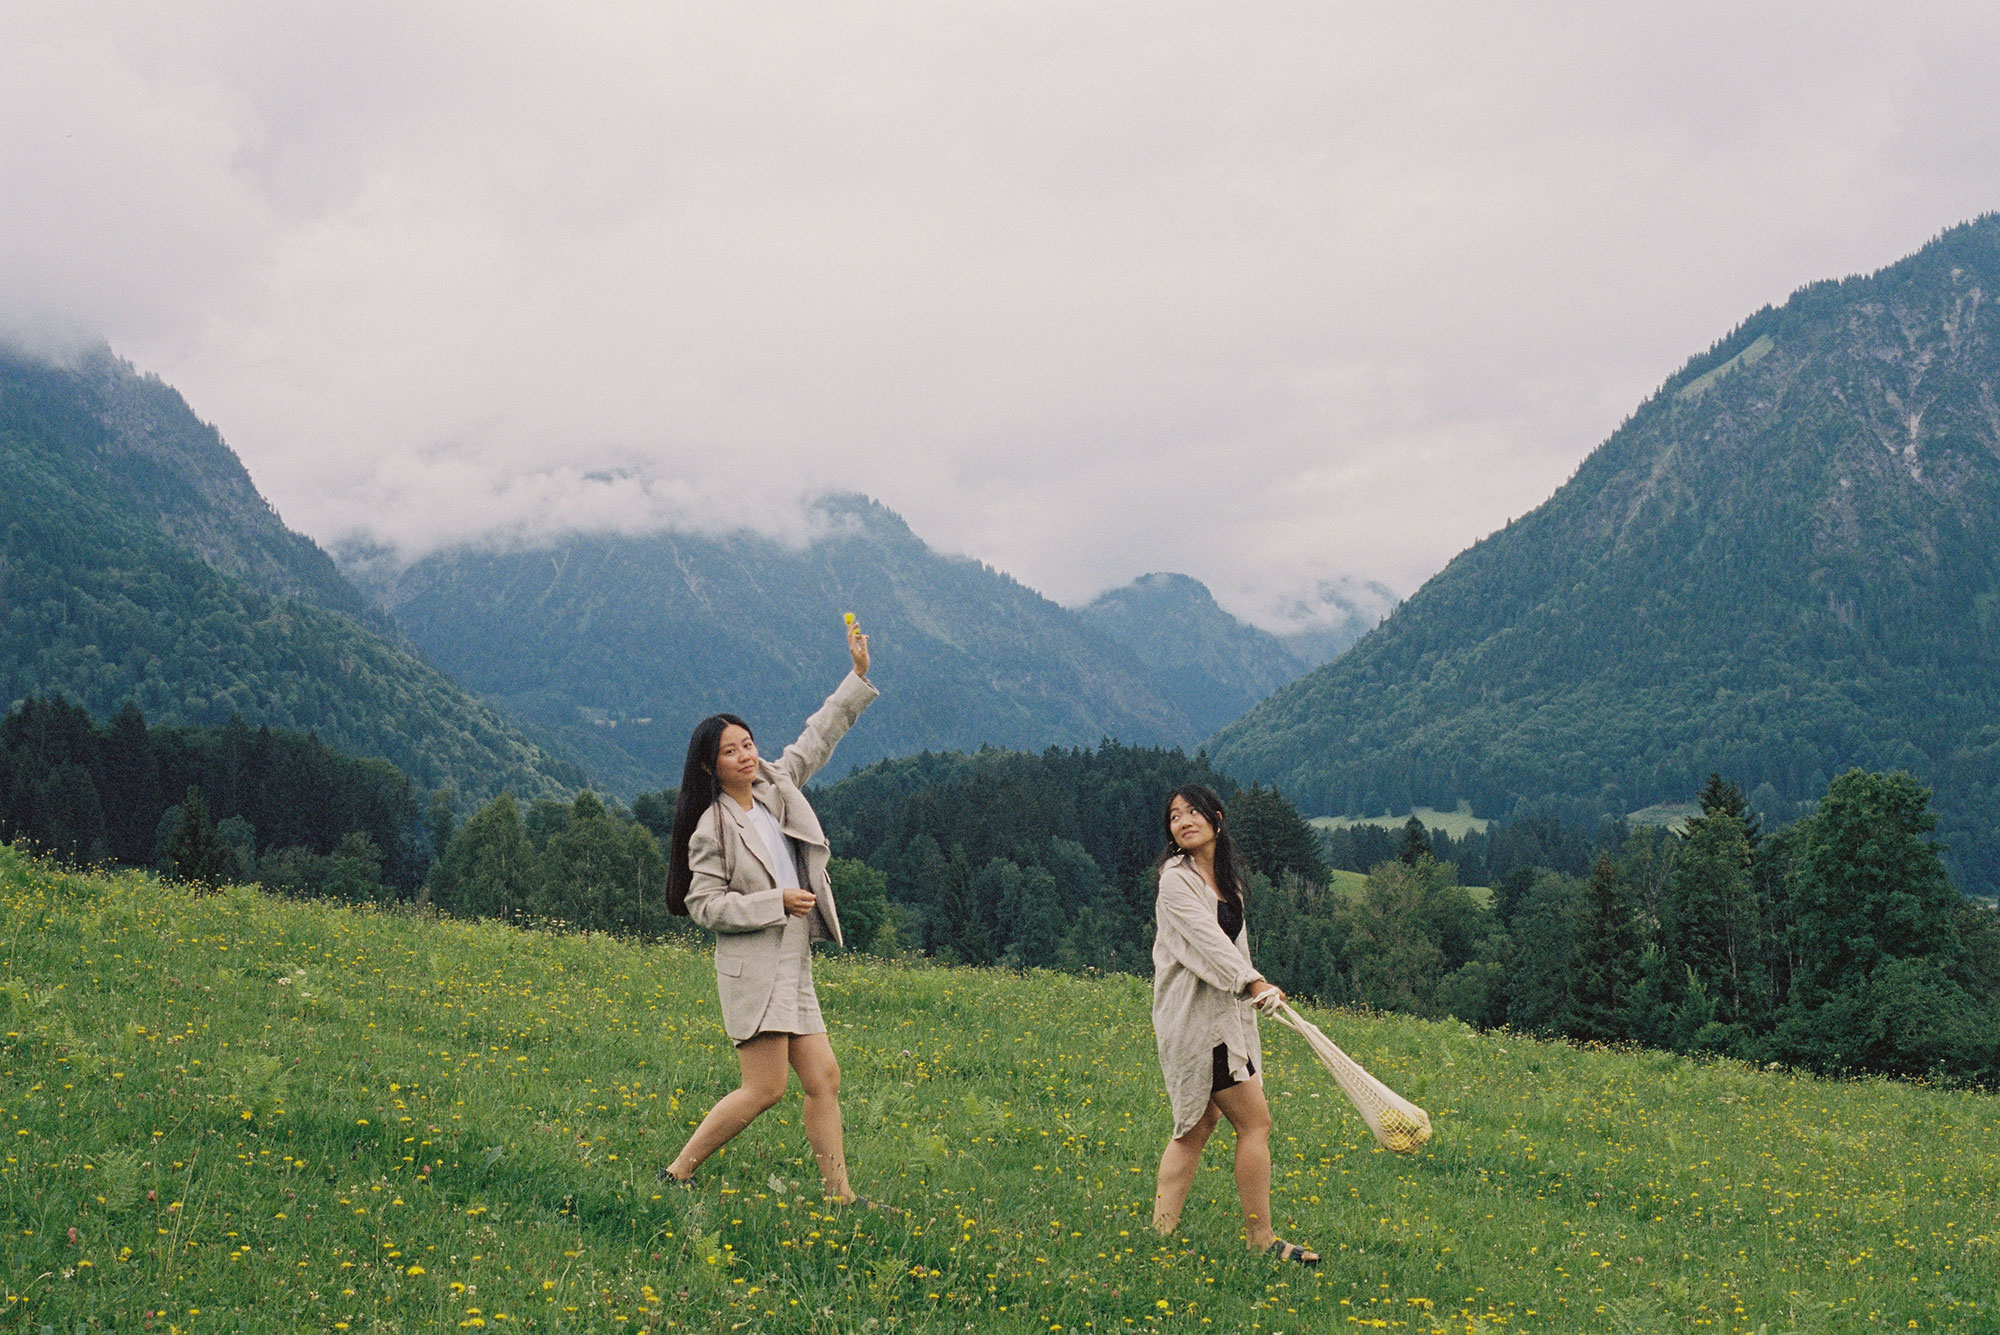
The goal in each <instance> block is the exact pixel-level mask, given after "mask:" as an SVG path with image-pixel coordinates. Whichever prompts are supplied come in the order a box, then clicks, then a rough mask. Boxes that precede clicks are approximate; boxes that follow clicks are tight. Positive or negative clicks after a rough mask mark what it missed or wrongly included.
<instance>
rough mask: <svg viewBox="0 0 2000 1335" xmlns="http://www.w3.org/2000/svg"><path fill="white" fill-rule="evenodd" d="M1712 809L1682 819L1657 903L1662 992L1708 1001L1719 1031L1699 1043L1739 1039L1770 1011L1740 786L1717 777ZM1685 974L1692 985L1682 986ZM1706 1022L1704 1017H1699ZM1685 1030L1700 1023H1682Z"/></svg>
mask: <svg viewBox="0 0 2000 1335" xmlns="http://www.w3.org/2000/svg"><path fill="white" fill-rule="evenodd" d="M1720 787H1721V789H1722V791H1721V793H1720V794H1719V798H1720V800H1719V801H1718V802H1717V805H1716V806H1715V807H1714V808H1713V809H1708V808H1706V807H1705V808H1704V810H1703V814H1702V815H1700V816H1698V817H1696V818H1694V819H1693V820H1690V821H1689V822H1688V832H1687V838H1686V841H1685V843H1684V844H1683V846H1682V848H1681V851H1680V855H1679V856H1678V858H1677V859H1676V860H1675V862H1674V868H1673V872H1672V873H1671V874H1670V875H1669V877H1668V878H1667V891H1666V896H1665V898H1664V900H1663V902H1662V904H1661V910H1660V949H1661V951H1662V953H1663V954H1664V955H1665V957H1666V965H1667V972H1666V975H1665V979H1664V981H1665V983H1666V986H1667V1000H1668V1001H1669V1003H1670V1004H1672V1005H1675V1006H1679V1005H1681V1004H1682V1003H1683V1001H1685V1002H1687V1003H1688V1004H1689V1005H1691V1006H1694V1007H1696V1008H1700V1009H1706V1008H1709V1007H1712V1008H1713V1013H1714V1022H1715V1023H1716V1024H1718V1025H1720V1026H1722V1029H1723V1030H1724V1031H1726V1032H1724V1033H1718V1034H1709V1035H1708V1036H1706V1037H1705V1038H1704V1039H1703V1040H1702V1044H1703V1046H1705V1047H1716V1046H1720V1045H1721V1044H1722V1042H1723V1041H1724V1040H1727V1039H1731V1038H1733V1039H1735V1040H1736V1041H1742V1040H1743V1039H1745V1038H1747V1037H1748V1035H1749V1034H1750V1033H1751V1032H1752V1031H1753V1030H1755V1029H1757V1028H1758V1027H1760V1026H1761V1025H1762V1024H1763V1022H1764V1020H1765V1018H1766V1016H1767V1014H1768V1011H1769V998H1768V996H1766V994H1765V991H1764V984H1765V971H1764V962H1763V959H1762V939H1761V937H1762V932H1763V926H1764V909H1763V906H1762V905H1760V904H1759V903H1758V902H1757V894H1756V886H1755V884H1754V883H1753V881H1752V879H1751V875H1750V871H1751V859H1752V856H1753V855H1752V852H1751V847H1750V838H1749V830H1748V827H1747V826H1746V825H1745V824H1744V820H1743V816H1742V814H1741V813H1742V812H1743V811H1744V810H1745V806H1744V804H1743V803H1742V800H1741V799H1742V794H1741V793H1740V792H1738V791H1737V790H1736V788H1735V785H1733V784H1723V785H1720ZM1705 796H1706V795H1705ZM1688 979H1692V980H1693V981H1694V984H1695V986H1693V987H1691V988H1690V987H1684V986H1683V984H1684V983H1685V982H1686V981H1687V980H1688ZM1704 1023H1705V1022H1704ZM1680 1027H1681V1028H1682V1029H1688V1030H1690V1032H1692V1031H1695V1030H1699V1029H1700V1027H1701V1026H1700V1025H1693V1026H1689V1025H1687V1024H1682V1025H1681V1026H1680Z"/></svg>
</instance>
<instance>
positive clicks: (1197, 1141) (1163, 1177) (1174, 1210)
mask: <svg viewBox="0 0 2000 1335" xmlns="http://www.w3.org/2000/svg"><path fill="white" fill-rule="evenodd" d="M1221 1115H1222V1110H1221V1109H1219V1108H1217V1107H1216V1106H1215V1100H1214V1099H1210V1100H1209V1101H1208V1110H1207V1111H1206V1112H1204V1113H1202V1115H1201V1120H1200V1121H1199V1122H1196V1123H1195V1124H1194V1125H1193V1126H1192V1127H1189V1128H1188V1132H1187V1134H1186V1135H1184V1136H1177V1137H1175V1138H1174V1139H1172V1140H1170V1141H1168V1142H1167V1148H1166V1150H1165V1151H1164V1152H1162V1153H1161V1155H1160V1179H1159V1184H1158V1185H1157V1186H1155V1187H1154V1188H1153V1231H1154V1232H1156V1233H1171V1232H1173V1231H1174V1230H1175V1229H1176V1228H1179V1227H1180V1223H1181V1207H1182V1206H1184V1205H1186V1204H1187V1198H1188V1190H1189V1188H1191V1187H1193V1186H1194V1171H1195V1169H1197V1168H1199V1167H1201V1150H1202V1146H1204V1145H1206V1144H1208V1138H1209V1136H1210V1135H1211V1134H1213V1132H1214V1131H1215V1123H1216V1120H1217V1119H1218V1118H1219V1117H1220V1116H1221Z"/></svg>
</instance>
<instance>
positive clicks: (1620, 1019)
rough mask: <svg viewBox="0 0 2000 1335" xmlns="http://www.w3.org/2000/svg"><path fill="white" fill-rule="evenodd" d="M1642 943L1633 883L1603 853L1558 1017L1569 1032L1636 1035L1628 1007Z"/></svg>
mask: <svg viewBox="0 0 2000 1335" xmlns="http://www.w3.org/2000/svg"><path fill="white" fill-rule="evenodd" d="M1643 948H1644V940H1643V937H1642V935H1641V933H1640V930H1639V923H1638V906H1637V904H1636V902H1635V899H1634V896H1633V894H1632V891H1631V887H1630V885H1629V884H1628V883H1627V881H1626V879H1625V876H1624V874H1623V873H1622V872H1621V871H1620V870H1619V868H1618V867H1616V866H1615V865H1613V863H1612V861H1611V859H1609V858H1599V859H1598V860H1597V865H1596V866H1595V867H1594V868H1592V869H1591V873H1590V880H1589V881H1588V882H1587V883H1586V884H1585V885H1584V888H1583V903H1582V905H1581V906H1580V910H1579V913H1578V915H1577V934H1576V962H1575V965H1574V966H1573V968H1572V970H1571V981H1570V988H1569V998H1568V1001H1567V1003H1566V1004H1565V1006H1564V1009H1563V1011H1562V1014H1561V1017H1560V1020H1559V1023H1560V1025H1561V1027H1562V1030H1563V1032H1564V1033H1566V1034H1568V1035H1570V1036H1571V1037H1573V1038H1592V1039H1600V1040H1603V1041H1605V1042H1615V1041H1617V1040H1620V1039H1624V1038H1629V1037H1631V1029H1630V1024H1631V1021H1630V1017H1629V1015H1628V1014H1627V1008H1628V1007H1629V1006H1630V1005H1631V1003H1632V992H1633V989H1634V988H1635V987H1636V986H1637V985H1638V982H1639V967H1640V964H1639V961H1640V955H1641V952H1642V950H1643Z"/></svg>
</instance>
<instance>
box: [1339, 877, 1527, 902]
mask: <svg viewBox="0 0 2000 1335" xmlns="http://www.w3.org/2000/svg"><path fill="white" fill-rule="evenodd" d="M1331 875H1332V877H1333V889H1334V893H1335V894H1338V895H1340V896H1341V897H1342V898H1344V899H1347V900H1349V901H1350V902H1351V901H1354V900H1358V899H1360V898H1361V896H1362V894H1363V893H1364V892H1365V891H1366V890H1367V888H1368V878H1367V877H1366V876H1364V875H1362V874H1361V873H1360V872H1358V871H1342V870H1340V868H1338V867H1336V868H1334V869H1333V872H1332V873H1331ZM1465 890H1466V893H1467V894H1469V895H1471V896H1472V897H1473V899H1475V900H1477V901H1478V902H1479V903H1481V904H1483V905H1485V906H1486V907H1488V908H1491V907H1492V906H1493V891H1492V890H1491V889H1490V888H1489V887H1487V886H1483V885H1468V886H1466V887H1465Z"/></svg>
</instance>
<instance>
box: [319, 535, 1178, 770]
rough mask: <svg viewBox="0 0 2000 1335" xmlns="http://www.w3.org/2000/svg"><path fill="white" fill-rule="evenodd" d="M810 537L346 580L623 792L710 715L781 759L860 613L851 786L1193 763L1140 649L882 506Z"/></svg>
mask: <svg viewBox="0 0 2000 1335" xmlns="http://www.w3.org/2000/svg"><path fill="white" fill-rule="evenodd" d="M815 528H816V532H817V534H818V535H817V536H815V537H813V538H812V539H811V540H810V541H807V542H806V543H804V544H803V545H799V546H792V545H787V544H785V543H782V542H779V541H777V540H775V539H772V538H766V537H762V536H759V535H756V534H752V533H748V532H737V533H729V534H722V535H701V534H688V533H675V532H668V533H654V534H646V535H622V534H604V533H598V534H585V535H576V536H571V537H568V538H566V539H564V540H562V541H561V542H559V543H557V544H555V545H554V546H551V547H547V548H534V549H511V550H509V549H493V548H457V549H453V550H450V551H446V552H439V553H434V554H432V555H430V556H427V557H425V558H423V559H421V560H419V561H417V562H415V563H414V564H412V565H410V566H408V567H407V568H405V569H402V570H400V571H395V570H386V571H385V570H384V568H383V565H382V562H381V561H380V560H379V558H375V559H369V560H365V561H360V562H356V563H354V564H353V565H350V567H349V568H350V569H351V570H355V571H356V572H357V577H359V578H365V579H372V580H374V583H373V586H372V587H373V590H374V592H375V593H376V594H377V596H378V597H379V598H380V600H381V601H382V604H383V606H385V607H386V608H387V609H388V610H389V612H390V614H391V615H392V616H394V617H395V619H396V622H397V624H398V625H400V626H401V627H402V628H403V630H404V633H406V634H407V635H408V636H409V637H410V639H411V640H412V641H413V642H415V644H416V645H417V647H418V648H419V649H421V650H422V651H423V652H424V653H425V655H426V656H428V657H429V658H430V659H431V660H432V661H433V662H436V663H438V664H439V665H441V666H442V667H444V668H445V669H446V670H447V671H449V672H451V673H452V674H453V675H454V676H456V677H457V678H458V679H459V680H461V681H463V682H465V683H467V684H468V685H470V686H472V687H473V688H475V689H476V690H479V691H481V692H484V693H485V694H487V695H488V696H490V697H492V698H493V699H494V700H496V701H498V702H499V703H500V704H501V706H502V707H503V708H505V709H507V710H508V711H509V712H510V713H511V714H512V715H514V716H516V717H519V718H522V719H524V720H527V721H528V722H529V723H531V724H532V725H534V726H536V727H538V728H541V729H543V730H545V731H546V732H547V733H548V734H549V735H551V736H553V737H555V738H557V739H558V740H559V741H560V743H561V744H562V745H563V746H564V747H565V748H566V749H567V750H568V751H569V753H571V754H574V755H576V756H578V757H579V759H581V760H582V761H583V762H584V763H585V764H586V765H588V766H589V767H590V769H591V772H592V773H593V775H595V776H597V777H599V778H601V779H603V780H604V781H605V782H606V784H607V785H608V786H609V787H610V788H611V789H612V790H613V791H616V792H621V793H629V792H632V791H635V790H637V789H641V788H653V787H658V786H660V785H662V784H672V783H676V782H678V780H679V776H680V769H681V764H682V761H683V758H684V756H685V754H686V749H687V738H688V734H689V732H690V731H691V730H692V728H693V726H694V724H695V723H696V722H697V721H698V720H700V719H701V718H703V717H704V716H706V715H708V714H711V713H715V712H718V711H727V712H730V713H735V714H739V715H742V716H743V717H745V718H747V719H749V720H750V722H751V724H752V726H753V727H756V728H758V729H759V730H760V731H761V732H762V735H763V740H764V743H765V745H766V746H769V747H777V746H782V745H784V743H786V742H789V741H790V740H791V738H792V736H793V732H792V731H791V730H793V729H796V728H797V727H798V726H799V724H800V723H802V722H803V721H804V720H805V718H806V716H807V715H808V714H809V713H811V712H812V710H813V709H815V708H816V707H818V705H819V703H820V701H821V700H822V699H824V698H825V696H826V693H827V692H828V691H829V690H831V689H832V688H833V686H834V684H835V683H836V682H837V681H838V680H839V679H840V676H841V674H842V673H843V672H845V671H846V667H847V652H846V647H845V640H844V635H843V629H842V625H841V614H842V613H843V612H848V611H853V612H856V613H858V614H859V616H860V618H861V621H862V625H863V628H864V629H866V630H867V632H868V634H869V638H870V643H871V645H872V647H873V650H874V653H875V657H876V668H875V670H874V672H873V673H872V674H871V675H872V676H873V678H874V680H876V681H877V682H878V683H879V684H880V685H881V687H882V699H881V701H880V702H879V703H878V704H876V705H875V706H874V707H873V708H871V709H870V710H869V713H868V717H867V719H866V720H865V721H864V722H863V723H862V725H861V726H860V727H857V728H856V729H855V730H854V732H853V733H851V734H850V735H849V737H848V739H847V740H846V741H844V742H842V743H841V747H840V751H839V755H838V759H837V762H836V764H837V765H838V767H839V768H840V770H841V772H843V773H844V772H845V771H846V769H847V767H848V766H850V765H857V764H865V763H868V762H870V761H874V760H879V759H882V758H884V757H886V756H893V755H906V754H910V753H912V752H916V751H920V750H923V749H925V748H955V749H976V748H978V747H979V746H982V745H985V744H991V745H994V746H1004V747H1014V748H1029V749H1034V748H1040V747H1045V746H1049V745H1054V744H1064V745H1084V744H1090V743H1095V742H1097V741H1099V740H1101V739H1103V738H1105V737H1116V738H1118V739H1120V740H1121V741H1126V742H1131V743H1136V744H1141V745H1162V744H1163V745H1175V744H1181V743H1188V744H1192V743H1193V742H1194V741H1195V740H1197V739H1199V738H1200V737H1201V736H1202V735H1203V734H1204V732H1205V731H1206V729H1205V728H1204V727H1202V726H1201V725H1198V724H1196V723H1195V722H1194V721H1193V720H1192V719H1190V718H1189V717H1188V715H1187V713H1186V711H1184V710H1183V709H1182V708H1180V707H1179V706H1178V705H1177V704H1176V703H1175V702H1174V700H1173V699H1172V697H1171V696H1170V695H1169V693H1168V692H1167V691H1165V690H1163V689H1162V688H1161V687H1160V686H1159V685H1158V684H1157V683H1156V682H1155V681H1154V680H1153V679H1152V677H1151V675H1150V674H1149V673H1148V672H1147V670H1146V668H1145V667H1144V665H1143V664H1141V663H1140V661H1139V660H1138V659H1137V658H1136V657H1135V656H1134V655H1133V654H1132V652H1131V651H1130V650H1128V649H1126V648H1125V647H1124V646H1122V645H1120V644H1118V643H1116V642H1115V641H1113V640H1112V639H1111V638H1110V637H1108V636H1106V635H1103V634H1101V633H1100V632H1098V631H1097V630H1095V629H1093V628H1092V627H1091V626H1089V625H1087V624H1085V623H1084V622H1083V621H1081V620H1080V619H1079V618H1078V617H1077V616H1076V614H1075V613H1073V612H1071V611H1069V610H1068V609H1066V608H1063V607H1060V606H1058V605H1057V604H1055V603H1053V602H1050V601H1049V600H1048V599H1046V598H1044V597H1042V596H1041V595H1040V594H1038V593H1036V592H1035V591H1034V590H1032V589H1029V588H1027V587H1025V586H1023V585H1021V584H1019V583H1017V582H1016V581H1014V580H1013V579H1010V578H1009V577H1008V576H1006V575H1003V574H1001V573H1000V572H999V571H996V570H994V569H992V568H991V567H989V566H986V565H983V564H981V563H980V562H977V561H973V560H968V559H966V558H963V557H951V556H943V555H940V554H939V553H937V552H934V551H932V550H931V549H930V548H929V547H928V546H926V545H925V544H924V543H923V542H922V541H921V540H919V539H918V538H917V537H916V535H915V534H913V533H911V532H910V530H909V528H908V526H907V525H905V524H904V523H903V521H902V520H901V519H900V518H898V517H897V516H896V515H895V514H894V513H892V512H891V511H889V510H887V509H885V508H884V507H882V506H881V505H878V504H876V503H875V502H873V501H869V500H866V499H864V498H860V497H853V496H839V497H832V498H828V499H826V500H824V501H822V502H820V511H819V514H818V516H817V521H816V525H815ZM367 571H374V572H377V573H374V574H367V573H362V572H367Z"/></svg>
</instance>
